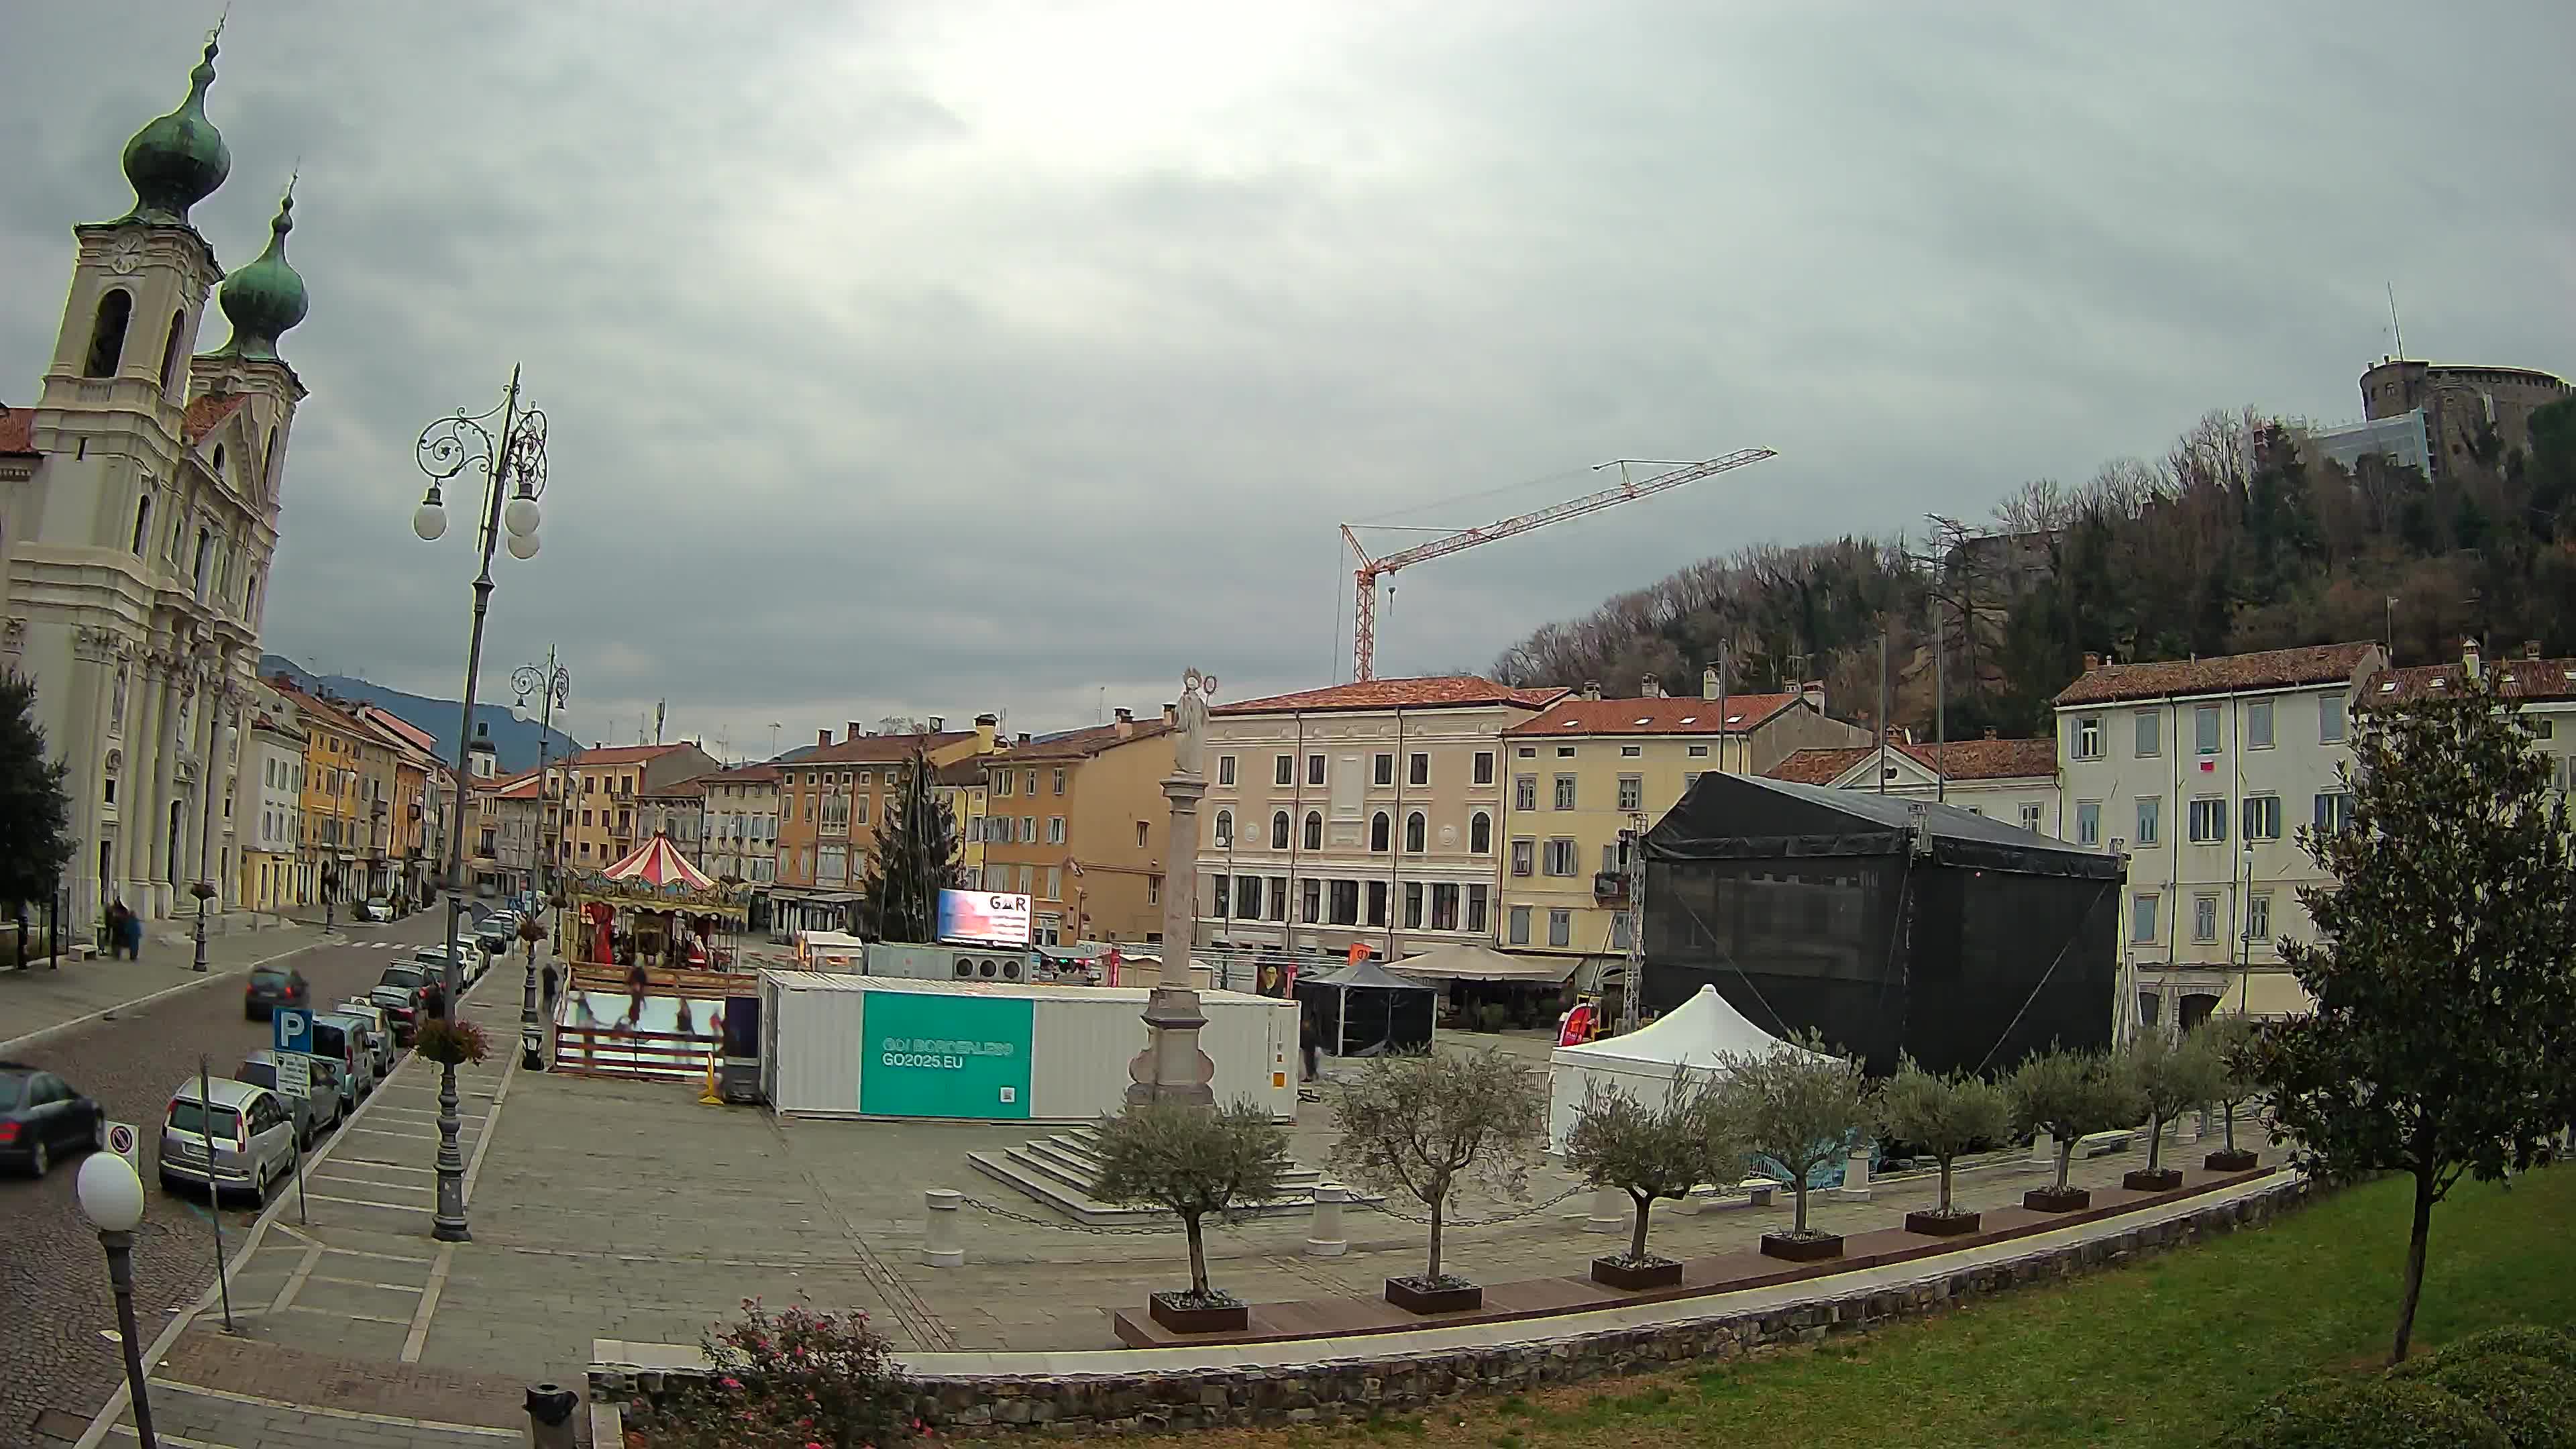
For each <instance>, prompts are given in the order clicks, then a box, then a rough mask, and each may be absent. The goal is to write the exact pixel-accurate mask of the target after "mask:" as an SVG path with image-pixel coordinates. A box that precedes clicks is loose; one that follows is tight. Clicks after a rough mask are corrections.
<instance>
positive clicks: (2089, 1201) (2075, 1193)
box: [2021, 1187, 2093, 1213]
mask: <svg viewBox="0 0 2576 1449" xmlns="http://www.w3.org/2000/svg"><path fill="white" fill-rule="evenodd" d="M2021 1205H2022V1206H2023V1207H2025V1208H2027V1209H2029V1210H2030V1211H2032V1212H2035V1213H2080V1212H2082V1211H2084V1210H2085V1209H2086V1208H2089V1207H2091V1206H2092V1205H2093V1194H2092V1193H2090V1192H2088V1191H2086V1190H2085V1189H2083V1188H2080V1187H2070V1188H2064V1189H2059V1188H2054V1187H2034V1188H2032V1189H2031V1190H2030V1191H2028V1192H2026V1193H2023V1194H2022V1195H2021Z"/></svg>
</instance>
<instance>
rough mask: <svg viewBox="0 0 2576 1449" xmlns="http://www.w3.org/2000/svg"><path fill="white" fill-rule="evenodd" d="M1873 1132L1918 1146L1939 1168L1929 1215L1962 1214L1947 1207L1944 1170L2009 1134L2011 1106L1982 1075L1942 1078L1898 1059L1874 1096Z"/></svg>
mask: <svg viewBox="0 0 2576 1449" xmlns="http://www.w3.org/2000/svg"><path fill="white" fill-rule="evenodd" d="M1878 1130H1879V1131H1880V1132H1881V1133H1883V1134H1885V1135H1886V1136H1888V1137H1891V1138H1895V1139H1897V1140H1899V1141H1903V1142H1910V1143H1912V1144H1914V1145H1915V1146H1917V1147H1920V1148H1922V1149H1923V1150H1924V1151H1925V1152H1927V1153H1929V1154H1931V1157H1932V1160H1933V1161H1935V1162H1938V1163H1940V1164H1941V1202H1940V1206H1938V1207H1936V1208H1934V1209H1933V1210H1932V1216H1935V1217H1944V1218H1947V1217H1958V1216H1963V1214H1961V1213H1960V1212H1959V1211H1958V1210H1957V1209H1955V1208H1953V1207H1951V1206H1950V1170H1951V1168H1952V1166H1953V1165H1954V1164H1956V1163H1957V1162H1958V1160H1959V1159H1960V1158H1961V1157H1962V1156H1964V1155H1966V1154H1967V1153H1970V1152H1973V1151H1975V1150H1977V1149H1978V1148H1979V1147H1983V1146H1985V1145H1987V1144H1989V1143H1993V1142H1998V1141H2001V1140H2002V1139H2003V1138H2004V1137H2005V1136H2006V1135H2007V1134H2009V1133H2010V1132H2011V1131H2012V1102H2011V1101H2010V1099H2008V1098H2007V1097H2005V1095H2004V1089H2003V1088H2001V1087H1998V1086H1996V1085H1995V1084H1994V1083H1992V1082H1989V1081H1987V1080H1986V1079H1985V1078H1983V1077H1979V1076H1972V1075H1970V1074H1968V1073H1965V1072H1960V1073H1954V1074H1952V1075H1950V1076H1946V1077H1945V1076H1941V1075H1939V1074H1938V1073H1934V1072H1927V1071H1925V1070H1923V1068H1922V1067H1920V1066H1918V1065H1917V1064H1916V1063H1915V1061H1914V1059H1913V1058H1912V1057H1910V1056H1909V1057H1902V1058H1899V1059H1898V1061H1897V1067H1896V1075H1895V1077H1893V1078H1892V1079H1890V1080H1889V1082H1888V1084H1887V1086H1886V1087H1885V1088H1884V1089H1882V1090H1881V1091H1880V1092H1879V1094H1878Z"/></svg>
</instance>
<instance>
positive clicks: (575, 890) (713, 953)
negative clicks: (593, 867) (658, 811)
mask: <svg viewBox="0 0 2576 1449" xmlns="http://www.w3.org/2000/svg"><path fill="white" fill-rule="evenodd" d="M566 895H567V897H568V903H569V904H570V906H571V907H572V911H573V921H572V930H573V938H572V941H571V942H570V944H571V945H573V946H574V948H575V949H574V951H573V952H572V953H571V954H572V955H573V957H574V959H575V960H576V961H578V962H579V963H580V964H582V965H585V966H594V967H595V966H618V967H628V968H632V967H637V966H641V967H645V968H647V969H659V970H664V971H730V970H733V969H734V967H735V962H736V961H737V960H738V959H739V937H740V935H741V933H742V930H743V927H744V925H745V923H746V922H747V921H748V920H749V919H750V914H751V904H750V902H751V893H750V892H749V891H747V890H745V889H743V888H742V887H741V886H739V885H736V884H732V883H730V882H725V881H719V880H717V879H716V878H715V877H713V876H711V875H708V874H707V873H706V872H705V871H702V870H700V869H698V868H697V867H696V866H694V865H691V864H689V862H688V860H687V858H686V857H684V856H682V855H681V854H680V852H679V851H678V850H677V849H675V848H673V846H672V844H671V842H670V840H669V838H668V837H666V836H662V835H658V834H657V835H655V836H654V837H653V838H652V839H650V840H648V841H645V842H644V843H643V844H642V845H639V846H637V847H636V848H635V849H634V851H633V852H632V853H630V854H628V855H627V856H626V857H625V858H624V859H622V860H619V861H615V862H613V863H611V864H609V865H607V866H605V867H603V868H602V869H601V870H600V871H599V873H598V874H596V875H590V876H584V877H582V878H581V879H579V880H577V881H575V882H573V884H572V887H571V889H570V890H569V891H568V892H566Z"/></svg>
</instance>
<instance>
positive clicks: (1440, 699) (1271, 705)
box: [1209, 674, 1565, 714]
mask: <svg viewBox="0 0 2576 1449" xmlns="http://www.w3.org/2000/svg"><path fill="white" fill-rule="evenodd" d="M1564 696H1565V691H1564V690H1562V689H1514V688H1512V687H1511V686H1510V685H1507V684H1497V683H1495V682H1494V681H1493V680H1490V679H1484V678H1481V677H1479V676H1477V675H1473V674H1437V675H1428V676H1425V677H1422V678H1419V679H1369V680H1360V681H1355V682H1353V683H1350V684H1336V685H1331V686H1328V687H1326V688H1323V689H1308V690H1302V691H1300V692H1298V693H1295V694H1274V695H1270V696H1268V697H1266V698H1263V699H1246V700H1240V701H1237V702H1235V703H1232V704H1221V705H1218V706H1217V707H1216V708H1215V709H1213V710H1210V711H1209V713H1211V714H1288V713H1292V712H1303V713H1308V714H1320V713H1324V712H1326V711H1332V710H1364V709H1464V708H1471V707H1473V706H1476V705H1490V704H1517V705H1526V706H1528V707H1530V708H1533V709H1535V708H1538V707H1540V706H1542V705H1546V704H1549V703H1551V702H1553V701H1555V700H1558V699H1561V698H1563V697H1564Z"/></svg>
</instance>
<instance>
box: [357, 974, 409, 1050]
mask: <svg viewBox="0 0 2576 1449" xmlns="http://www.w3.org/2000/svg"><path fill="white" fill-rule="evenodd" d="M366 999H367V1001H368V1002H369V1003H371V1004H372V1005H374V1007H375V1008H376V1009H377V1010H378V1011H380V1012H383V1013H384V1017H385V1027H386V1029H387V1030H389V1031H391V1032H392V1033H393V1037H394V1046H395V1047H396V1048H397V1049H401V1048H404V1047H408V1046H410V1045H411V1039H412V1035H413V1033H414V1032H416V1031H418V1030H419V1029H420V995H419V993H418V992H415V991H414V990H412V988H410V987H408V986H379V987H376V988H375V989H373V990H371V991H369V992H368V993H367V995H366Z"/></svg>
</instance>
